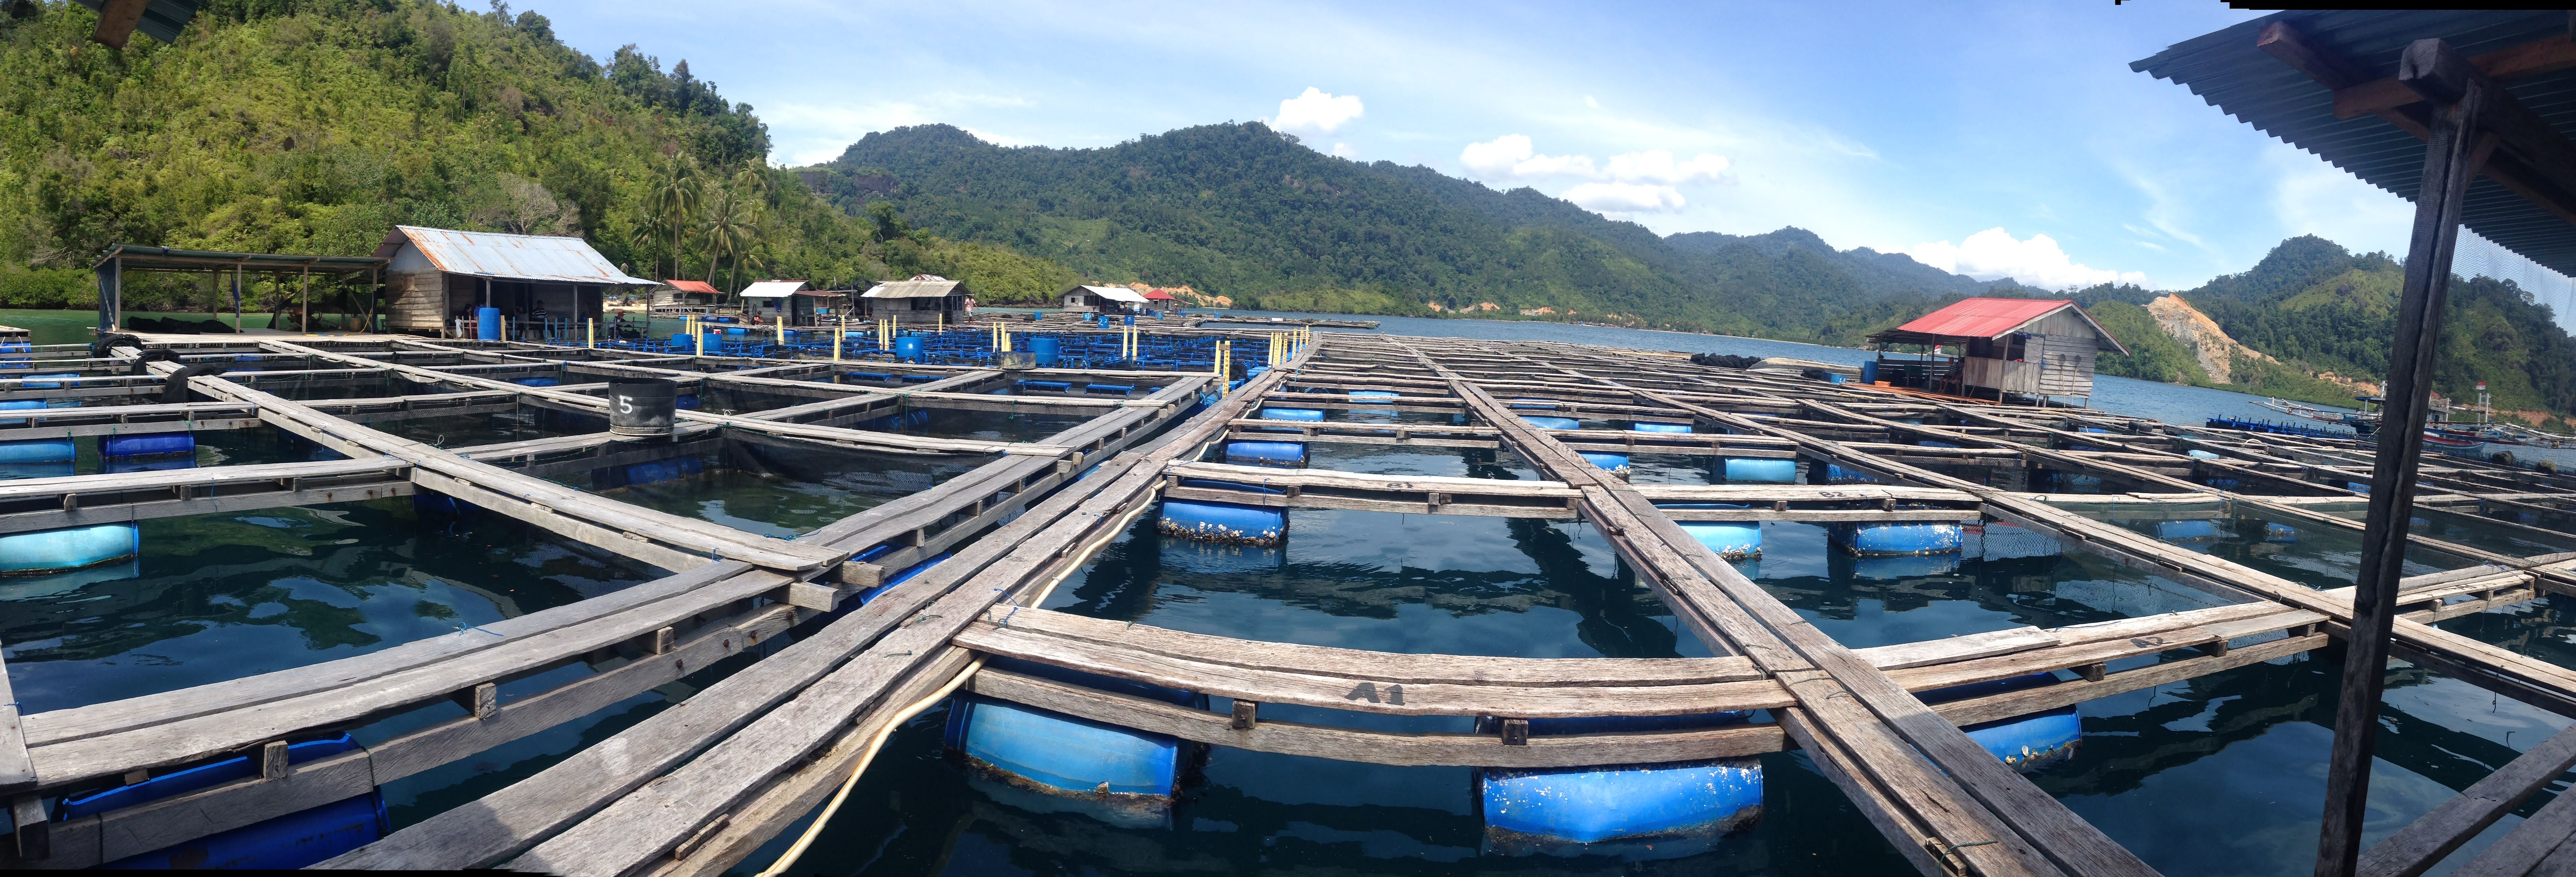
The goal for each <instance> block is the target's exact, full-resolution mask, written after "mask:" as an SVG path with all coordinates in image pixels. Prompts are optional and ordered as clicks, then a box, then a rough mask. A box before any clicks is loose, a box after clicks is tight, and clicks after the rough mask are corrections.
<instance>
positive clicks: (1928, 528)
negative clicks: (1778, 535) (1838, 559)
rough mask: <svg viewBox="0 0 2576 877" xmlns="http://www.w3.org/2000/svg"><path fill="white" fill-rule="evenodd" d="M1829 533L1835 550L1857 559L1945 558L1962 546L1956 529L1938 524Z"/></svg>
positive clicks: (1843, 528)
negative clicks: (1846, 552)
mask: <svg viewBox="0 0 2576 877" xmlns="http://www.w3.org/2000/svg"><path fill="white" fill-rule="evenodd" d="M1829 532H1830V533H1831V538H1832V541H1833V543H1834V545H1835V546H1837V547H1839V548H1841V549H1843V550H1844V551H1848V552H1850V553H1852V554H1855V555H1859V556H1861V557H1909V556H1915V555H1925V554H1946V553H1949V552H1954V551H1958V550H1959V549H1960V547H1961V546H1963V545H1964V544H1966V541H1965V540H1966V537H1965V536H1964V534H1962V533H1961V532H1960V529H1959V525H1957V524H1952V523H1942V522H1924V523H1902V524H1835V525H1834V526H1833V527H1832V528H1831V529H1830V530H1829Z"/></svg>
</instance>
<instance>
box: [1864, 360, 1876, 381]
mask: <svg viewBox="0 0 2576 877" xmlns="http://www.w3.org/2000/svg"><path fill="white" fill-rule="evenodd" d="M1860 382H1861V383H1864V384H1875V383H1878V360H1875V359H1873V360H1870V361H1868V362H1864V363H1861V364H1860Z"/></svg>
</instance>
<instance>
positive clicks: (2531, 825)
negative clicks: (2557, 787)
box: [2451, 795, 2576, 877]
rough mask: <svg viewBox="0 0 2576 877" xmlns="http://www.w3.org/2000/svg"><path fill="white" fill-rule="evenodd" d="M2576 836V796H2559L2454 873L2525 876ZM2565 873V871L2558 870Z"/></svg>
mask: <svg viewBox="0 0 2576 877" xmlns="http://www.w3.org/2000/svg"><path fill="white" fill-rule="evenodd" d="M2570 837H2576V795H2559V796H2558V797H2557V798H2554V799H2552V800H2550V802H2549V803H2548V804H2547V805H2546V806H2543V807H2541V808H2540V812H2537V813H2533V814H2531V818H2529V819H2525V820H2523V821H2522V824H2521V825H2516V826H2514V827H2513V830H2512V831H2510V832H2506V833H2505V836H2504V837H2503V838H2500V839H2498V840H2497V841H2496V842H2495V843H2492V844H2489V845H2487V848H2486V849H2484V850H2480V851H2478V854H2477V856H2476V857H2475V858H2472V859H2470V860H2469V861H2468V863H2467V864H2464V865H2461V866H2460V868H2459V870H2456V871H2453V872H2451V874H2452V875H2454V877H2522V875H2524V874H2533V873H2541V872H2539V871H2538V868H2539V866H2540V863H2541V862H2542V861H2543V860H2544V859H2548V858H2552V856H2551V854H2552V853H2554V852H2556V851H2557V850H2558V848H2559V847H2560V846H2562V845H2565V844H2566V843H2567V841H2568V839H2569V838H2570ZM2557 873H2562V874H2563V873H2565V872H2557Z"/></svg>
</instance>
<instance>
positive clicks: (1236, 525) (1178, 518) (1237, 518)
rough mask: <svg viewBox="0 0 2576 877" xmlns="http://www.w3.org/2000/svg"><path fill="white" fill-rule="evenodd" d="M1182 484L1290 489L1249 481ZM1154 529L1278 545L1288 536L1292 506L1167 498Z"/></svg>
mask: <svg viewBox="0 0 2576 877" xmlns="http://www.w3.org/2000/svg"><path fill="white" fill-rule="evenodd" d="M1181 486H1182V487H1199V488H1209V489H1214V490H1236V491H1243V492H1246V493H1267V494H1272V495H1283V494H1285V493H1286V492H1285V491H1280V490H1273V489H1270V488H1267V487H1255V486H1252V485H1249V484H1234V483H1230V482H1224V481H1205V480H1200V479H1195V478H1184V479H1181ZM1154 529H1155V530H1156V531H1157V532H1160V533H1162V534H1163V535H1165V536H1174V537H1178V538H1182V539H1197V540H1201V541H1206V542H1230V543H1235V544H1240V545H1258V546H1262V547H1265V548H1275V547H1278V546H1279V545H1280V544H1281V543H1283V542H1285V541H1287V538H1288V510H1287V509H1284V508H1273V507H1270V506H1258V505H1248V504H1239V503H1230V502H1208V501H1204V500H1192V499H1165V500H1163V512H1162V514H1161V515H1160V516H1158V517H1157V518H1156V519H1155V522H1154Z"/></svg>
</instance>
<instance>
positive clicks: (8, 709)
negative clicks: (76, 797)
mask: <svg viewBox="0 0 2576 877" xmlns="http://www.w3.org/2000/svg"><path fill="white" fill-rule="evenodd" d="M35 788H36V763H35V761H34V760H33V759H31V758H29V757H28V756H27V732H26V729H25V728H24V727H23V722H21V721H20V719H19V717H18V695H17V694H16V692H14V691H13V690H12V689H11V687H10V685H9V672H8V668H7V667H6V666H0V794H6V795H10V796H15V795H18V794H22V793H25V792H30V791H34V790H35Z"/></svg>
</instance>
